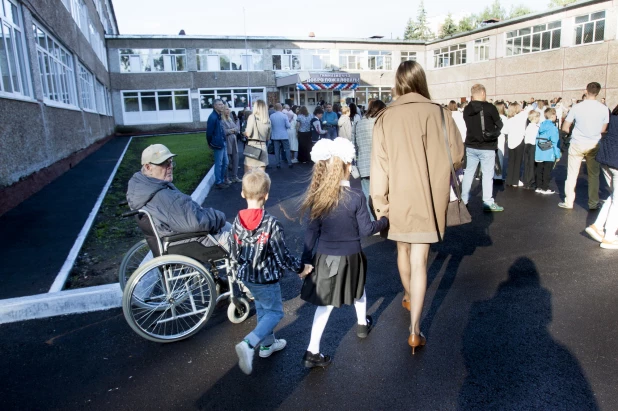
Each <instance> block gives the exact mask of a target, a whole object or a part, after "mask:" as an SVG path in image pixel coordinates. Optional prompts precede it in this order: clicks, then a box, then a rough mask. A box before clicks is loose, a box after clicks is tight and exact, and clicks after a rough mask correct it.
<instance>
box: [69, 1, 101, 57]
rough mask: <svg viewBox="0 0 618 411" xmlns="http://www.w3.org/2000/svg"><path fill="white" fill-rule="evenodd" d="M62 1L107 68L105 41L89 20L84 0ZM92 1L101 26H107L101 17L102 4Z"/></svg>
mask: <svg viewBox="0 0 618 411" xmlns="http://www.w3.org/2000/svg"><path fill="white" fill-rule="evenodd" d="M62 3H63V4H64V5H65V7H66V8H67V10H69V11H70V12H71V16H73V20H75V23H76V24H77V26H78V27H79V28H80V30H81V31H82V33H83V34H84V36H85V37H86V39H87V40H88V41H89V42H90V45H91V46H92V49H93V50H94V52H95V54H96V55H97V57H98V58H99V60H101V62H102V63H103V65H104V66H105V68H106V69H107V55H106V49H105V42H104V41H103V38H102V37H101V35H100V34H99V33H98V32H97V30H96V29H95V27H94V24H93V22H92V20H90V15H89V13H88V7H87V6H86V4H85V3H84V0H62ZM94 3H95V7H96V9H97V12H98V13H99V17H100V18H101V22H102V23H103V26H104V27H107V24H106V23H105V18H104V17H103V6H102V4H101V0H94Z"/></svg>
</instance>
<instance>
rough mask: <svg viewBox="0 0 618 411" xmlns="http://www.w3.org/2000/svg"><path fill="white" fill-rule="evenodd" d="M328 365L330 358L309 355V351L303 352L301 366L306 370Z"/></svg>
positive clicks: (319, 354) (327, 356) (320, 355)
mask: <svg viewBox="0 0 618 411" xmlns="http://www.w3.org/2000/svg"><path fill="white" fill-rule="evenodd" d="M329 364H330V356H329V355H324V354H321V353H317V354H311V353H310V352H309V351H305V355H304V356H303V365H304V366H305V367H307V368H313V367H326V366H327V365H329Z"/></svg>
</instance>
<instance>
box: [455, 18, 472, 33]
mask: <svg viewBox="0 0 618 411" xmlns="http://www.w3.org/2000/svg"><path fill="white" fill-rule="evenodd" d="M475 28H476V18H475V17H474V16H468V17H464V18H462V19H461V20H459V24H458V25H457V31H458V32H460V33H464V32H466V31H472V30H474V29H475Z"/></svg>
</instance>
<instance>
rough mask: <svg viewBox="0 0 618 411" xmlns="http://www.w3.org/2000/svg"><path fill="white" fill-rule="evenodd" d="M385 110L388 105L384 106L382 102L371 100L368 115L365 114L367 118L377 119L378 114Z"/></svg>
mask: <svg viewBox="0 0 618 411" xmlns="http://www.w3.org/2000/svg"><path fill="white" fill-rule="evenodd" d="M385 108H386V104H384V102H383V101H382V100H371V102H370V103H369V107H368V108H367V113H365V118H374V117H377V116H378V114H380V112H381V111H382V110H384V109H385Z"/></svg>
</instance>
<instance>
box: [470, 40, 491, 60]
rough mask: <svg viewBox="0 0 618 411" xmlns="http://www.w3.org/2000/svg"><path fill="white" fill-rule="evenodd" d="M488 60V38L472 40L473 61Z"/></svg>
mask: <svg viewBox="0 0 618 411" xmlns="http://www.w3.org/2000/svg"><path fill="white" fill-rule="evenodd" d="M487 60H489V37H483V38H482V39H476V40H474V61H487Z"/></svg>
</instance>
